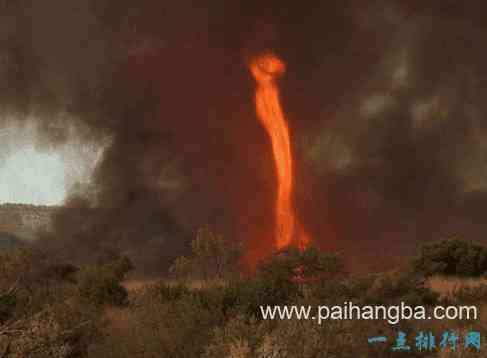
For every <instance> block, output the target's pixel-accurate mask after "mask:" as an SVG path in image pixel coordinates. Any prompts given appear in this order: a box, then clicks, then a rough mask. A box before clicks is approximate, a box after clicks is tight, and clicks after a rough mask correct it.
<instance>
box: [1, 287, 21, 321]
mask: <svg viewBox="0 0 487 358" xmlns="http://www.w3.org/2000/svg"><path fill="white" fill-rule="evenodd" d="M16 304H17V299H16V297H15V296H14V295H10V294H6V295H3V296H0V324H1V323H3V322H5V321H7V320H8V319H10V318H12V316H13V314H14V309H15V306H16Z"/></svg>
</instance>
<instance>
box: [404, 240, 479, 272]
mask: <svg viewBox="0 0 487 358" xmlns="http://www.w3.org/2000/svg"><path fill="white" fill-rule="evenodd" d="M413 268H414V269H415V270H416V272H418V273H421V274H422V275H425V276H431V275H457V276H480V275H483V274H485V273H487V248H486V247H485V246H482V245H480V244H477V243H474V242H472V241H462V240H444V241H440V242H435V243H432V244H427V245H424V246H422V248H421V252H420V254H419V256H418V257H417V258H416V259H415V260H414V261H413Z"/></svg>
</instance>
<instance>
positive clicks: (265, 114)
mask: <svg viewBox="0 0 487 358" xmlns="http://www.w3.org/2000/svg"><path fill="white" fill-rule="evenodd" d="M285 70H286V66H285V64H284V63H283V62H282V61H281V60H280V59H279V58H278V57H276V56H275V55H273V54H264V55H261V56H258V57H256V58H254V59H253V61H251V63H250V71H251V72H252V74H253V76H254V78H255V80H256V81H257V88H256V93H255V106H256V111H257V116H258V118H259V120H260V121H261V122H262V124H263V126H264V128H265V130H266V131H267V133H268V135H269V137H270V140H271V143H272V152H273V156H274V162H275V167H276V174H277V197H276V203H275V220H276V223H275V240H276V247H277V249H278V250H279V249H282V248H284V247H287V246H289V245H290V244H291V243H292V242H293V240H294V239H295V237H296V231H297V230H296V225H297V222H296V217H295V216H296V215H295V211H294V207H293V202H292V192H293V158H292V154H291V141H290V136H289V128H288V125H287V122H286V119H285V117H284V113H283V110H282V108H281V104H280V102H279V88H278V87H277V84H276V81H275V80H276V79H277V78H278V77H279V76H280V75H282V74H283V73H284V72H285ZM306 244H307V238H306V235H304V234H303V235H301V237H300V238H299V239H298V245H299V246H300V247H301V248H303V247H304V246H306Z"/></svg>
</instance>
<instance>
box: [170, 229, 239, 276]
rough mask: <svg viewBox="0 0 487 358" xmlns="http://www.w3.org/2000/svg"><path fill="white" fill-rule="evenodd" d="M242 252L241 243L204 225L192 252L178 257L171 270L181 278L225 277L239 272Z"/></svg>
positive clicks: (192, 244) (198, 232)
mask: <svg viewBox="0 0 487 358" xmlns="http://www.w3.org/2000/svg"><path fill="white" fill-rule="evenodd" d="M241 254H242V246H241V245H239V244H238V243H234V242H231V241H230V240H228V239H225V238H224V237H223V235H221V234H215V233H214V232H213V231H211V230H210V228H209V227H208V226H204V227H202V228H200V229H199V230H198V231H197V233H196V237H195V238H194V239H193V241H192V243H191V254H190V255H189V256H182V257H179V258H177V259H176V261H175V262H174V264H173V265H172V266H171V267H170V269H169V272H170V273H172V274H174V275H175V276H177V277H179V278H181V277H184V278H187V277H188V276H193V277H201V278H203V279H204V280H208V279H212V278H216V279H223V278H225V277H229V276H232V275H234V274H235V273H236V272H237V270H236V269H237V265H238V261H239V258H240V256H241Z"/></svg>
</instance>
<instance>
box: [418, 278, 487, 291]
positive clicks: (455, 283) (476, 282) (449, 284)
mask: <svg viewBox="0 0 487 358" xmlns="http://www.w3.org/2000/svg"><path fill="white" fill-rule="evenodd" d="M427 284H428V286H429V287H430V288H431V289H432V290H434V291H436V292H438V293H439V294H441V295H442V296H443V295H450V294H451V293H453V292H454V291H456V290H458V289H459V288H461V287H476V286H480V285H485V284H487V278H460V277H444V276H433V277H432V278H430V279H429V280H428V283H427Z"/></svg>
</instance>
